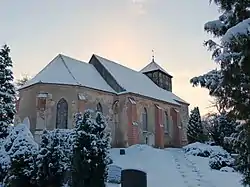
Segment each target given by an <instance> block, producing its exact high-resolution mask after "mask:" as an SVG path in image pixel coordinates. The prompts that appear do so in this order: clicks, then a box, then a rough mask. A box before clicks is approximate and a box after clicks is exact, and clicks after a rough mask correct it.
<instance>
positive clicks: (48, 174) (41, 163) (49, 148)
mask: <svg viewBox="0 0 250 187" xmlns="http://www.w3.org/2000/svg"><path fill="white" fill-rule="evenodd" d="M50 135H51V133H48V132H47V131H44V133H43V135H42V141H41V145H40V151H39V154H38V156H37V161H36V164H37V167H38V172H37V182H38V184H39V186H41V187H46V186H49V185H52V186H54V187H61V186H62V184H63V182H64V177H65V174H66V171H67V167H65V166H66V165H67V164H68V163H67V162H68V159H67V157H66V155H65V154H64V149H62V148H61V146H60V137H59V136H50Z"/></svg>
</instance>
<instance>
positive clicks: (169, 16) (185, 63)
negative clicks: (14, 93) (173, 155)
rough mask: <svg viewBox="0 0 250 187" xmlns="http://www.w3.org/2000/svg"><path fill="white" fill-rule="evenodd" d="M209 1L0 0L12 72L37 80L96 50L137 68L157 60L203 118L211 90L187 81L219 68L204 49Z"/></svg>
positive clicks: (211, 14)
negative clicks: (60, 57) (53, 66)
mask: <svg viewBox="0 0 250 187" xmlns="http://www.w3.org/2000/svg"><path fill="white" fill-rule="evenodd" d="M217 15H218V12H217V9H216V7H215V6H213V5H209V0H71V1H69V0H53V1H51V0H43V1H38V0H25V1H14V0H0V18H1V27H0V45H2V44H4V43H7V44H8V45H9V46H10V47H11V56H12V60H13V62H14V75H15V77H17V78H19V77H20V76H21V74H22V73H28V74H29V75H31V76H34V75H35V74H36V73H38V72H39V71H40V70H41V69H42V68H43V67H44V66H45V65H46V64H48V63H49V62H50V61H51V60H52V59H53V58H54V57H55V56H56V55H57V54H59V53H62V54H65V55H68V56H71V57H73V58H76V59H79V60H82V61H86V62H88V60H89V59H90V57H91V55H92V54H93V53H95V54H98V55H101V56H103V57H106V58H109V59H110V60H114V61H117V62H119V63H120V64H123V65H126V66H128V67H130V68H132V69H135V70H140V69H141V68H143V67H144V66H146V65H147V64H148V63H149V62H150V61H151V55H152V53H151V51H152V49H154V50H155V61H156V62H157V63H158V64H159V65H161V66H162V67H163V68H164V69H165V70H166V71H167V72H169V73H170V74H172V75H173V76H174V78H173V91H174V93H176V94H177V95H179V96H180V97H182V98H183V99H184V100H186V101H188V102H189V103H191V107H190V108H192V107H194V106H199V107H200V110H201V113H202V114H204V113H206V112H208V111H210V110H211V108H207V107H208V106H209V105H210V102H209V100H211V98H210V97H209V96H208V91H207V90H205V89H201V88H193V87H192V86H191V85H190V83H189V80H190V78H192V77H193V76H196V75H199V74H202V73H205V72H207V71H209V70H210V69H211V68H213V67H215V66H214V62H213V61H212V60H211V56H210V53H209V52H207V50H206V48H205V47H203V45H202V44H203V41H204V40H205V39H207V38H208V35H207V34H206V33H205V32H204V30H203V25H204V23H205V22H206V21H209V20H213V19H216V17H217Z"/></svg>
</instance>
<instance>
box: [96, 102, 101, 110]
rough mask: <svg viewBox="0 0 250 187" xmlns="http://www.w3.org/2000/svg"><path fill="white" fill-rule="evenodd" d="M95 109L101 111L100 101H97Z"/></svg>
mask: <svg viewBox="0 0 250 187" xmlns="http://www.w3.org/2000/svg"><path fill="white" fill-rule="evenodd" d="M96 111H97V112H102V105H101V103H98V104H97V105H96Z"/></svg>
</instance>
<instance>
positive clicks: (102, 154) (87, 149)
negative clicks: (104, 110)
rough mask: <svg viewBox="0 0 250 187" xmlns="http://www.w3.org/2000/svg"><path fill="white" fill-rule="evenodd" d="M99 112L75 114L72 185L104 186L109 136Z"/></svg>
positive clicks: (76, 186) (75, 186) (86, 186)
mask: <svg viewBox="0 0 250 187" xmlns="http://www.w3.org/2000/svg"><path fill="white" fill-rule="evenodd" d="M105 128H106V123H105V121H104V119H103V116H102V114H101V113H97V114H96V116H95V113H94V112H93V111H91V110H86V111H85V113H84V115H83V116H82V115H81V114H77V115H76V127H75V137H74V148H73V168H72V184H73V187H82V186H84V187H91V186H96V187H104V186H105V179H106V175H107V173H106V169H107V164H108V163H109V157H108V149H109V147H110V137H109V135H108V134H106V132H105Z"/></svg>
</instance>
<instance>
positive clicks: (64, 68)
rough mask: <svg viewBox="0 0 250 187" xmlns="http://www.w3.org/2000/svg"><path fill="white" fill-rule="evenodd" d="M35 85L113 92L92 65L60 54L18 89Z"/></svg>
mask: <svg viewBox="0 0 250 187" xmlns="http://www.w3.org/2000/svg"><path fill="white" fill-rule="evenodd" d="M36 83H54V84H67V85H80V86H86V87H90V88H94V89H98V90H102V91H107V92H112V93H114V92H115V91H114V90H113V89H112V88H111V87H110V86H109V85H108V84H107V82H106V81H105V80H104V79H103V78H102V77H101V76H100V74H99V73H98V71H97V70H96V69H95V67H94V66H93V65H92V64H88V63H85V62H82V61H79V60H76V59H73V58H70V57H67V56H64V55H61V54H59V55H58V56H57V57H55V58H54V59H53V60H52V61H51V62H50V63H49V64H48V65H47V66H46V67H45V68H44V69H42V70H41V71H40V72H39V73H38V74H37V75H36V76H35V77H34V78H32V79H31V80H29V81H28V82H27V83H26V84H25V85H23V86H22V87H21V88H19V89H22V88H25V87H28V86H31V85H33V84H36Z"/></svg>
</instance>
